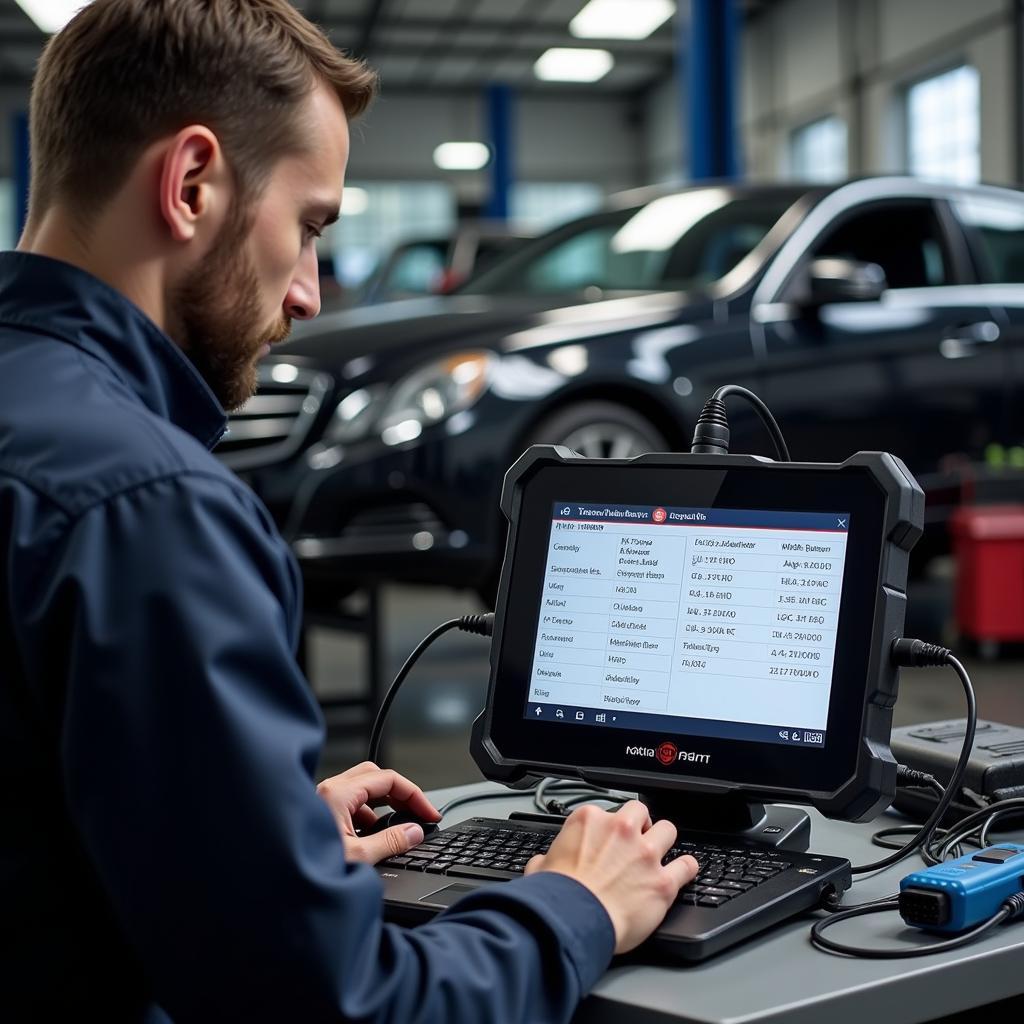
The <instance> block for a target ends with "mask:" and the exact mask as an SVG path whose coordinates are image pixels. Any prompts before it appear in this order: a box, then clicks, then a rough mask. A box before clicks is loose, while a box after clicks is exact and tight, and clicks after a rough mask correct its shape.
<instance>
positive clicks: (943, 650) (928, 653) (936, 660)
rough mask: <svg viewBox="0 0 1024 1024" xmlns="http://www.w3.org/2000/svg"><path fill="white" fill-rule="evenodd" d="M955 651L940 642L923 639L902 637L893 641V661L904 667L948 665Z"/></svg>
mask: <svg viewBox="0 0 1024 1024" xmlns="http://www.w3.org/2000/svg"><path fill="white" fill-rule="evenodd" d="M952 656H953V652H952V651H951V650H949V648H948V647H940V646H939V645H938V644H926V643H925V642H924V641H923V640H911V639H909V638H908V637H905V636H904V637H900V638H899V639H898V640H893V642H892V662H893V664H894V665H899V666H901V667H902V668H925V667H927V666H934V665H948V664H949V659H950V658H951V657H952Z"/></svg>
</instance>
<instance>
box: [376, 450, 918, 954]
mask: <svg viewBox="0 0 1024 1024" xmlns="http://www.w3.org/2000/svg"><path fill="white" fill-rule="evenodd" d="M923 509H924V503H923V495H922V493H921V490H920V488H919V487H918V486H917V484H916V482H915V481H914V480H913V478H912V477H911V476H910V474H909V473H908V472H907V470H906V468H905V467H904V466H903V465H902V463H901V462H900V461H899V460H898V459H896V458H894V457H893V456H891V455H888V454H885V453H864V452H862V453H858V454H857V455H855V456H853V457H852V458H850V459H848V460H847V461H846V462H844V463H842V464H838V465H832V464H813V463H772V462H767V461H765V460H761V459H758V458H756V457H752V456H718V455H674V454H673V455H644V456H640V457H638V458H636V459H632V460H598V459H586V458H581V457H579V456H577V455H575V454H574V453H572V452H570V451H568V450H567V449H564V448H554V447H550V446H535V447H533V448H531V449H529V450H528V451H527V452H526V453H525V454H524V455H523V456H522V458H520V460H519V461H518V462H517V463H516V464H515V465H514V466H513V467H512V469H511V470H510V471H509V473H508V475H507V477H506V480H505V486H504V489H503V494H502V510H503V512H504V514H505V515H506V517H507V518H508V520H509V534H508V542H507V548H506V553H505V561H504V566H503V570H502V578H501V584H500V588H499V596H498V601H497V608H496V611H495V630H494V636H493V641H492V645H491V658H490V662H491V666H490V667H491V673H490V685H489V688H488V695H487V701H486V706H485V708H484V710H483V712H482V713H481V714H480V716H479V717H478V719H477V720H476V722H475V723H474V728H473V737H472V741H471V750H472V754H473V757H474V759H475V761H476V763H477V764H478V765H479V766H480V768H481V771H482V772H483V774H484V776H485V777H486V778H488V779H492V780H495V781H498V782H502V783H504V784H506V785H508V786H510V787H515V788H518V789H522V788H524V787H527V786H529V785H530V784H531V783H534V782H536V781H537V780H540V779H542V778H545V777H553V778H556V779H568V780H573V781H575V782H577V783H580V784H591V785H593V786H596V787H606V788H607V789H610V790H614V791H621V792H626V793H636V794H637V795H638V796H639V798H640V799H641V800H643V801H644V802H645V803H646V804H647V805H648V807H649V808H650V811H651V815H652V817H653V818H654V819H655V820H657V819H659V818H662V817H666V818H669V819H670V820H672V821H673V822H674V823H675V824H676V826H677V828H678V839H677V842H676V845H675V847H674V848H673V850H672V851H671V852H670V854H669V856H670V857H673V856H680V855H682V854H685V853H689V854H692V855H693V856H695V857H696V858H697V860H698V863H699V864H700V873H699V874H698V876H697V878H696V879H695V881H694V882H693V883H692V884H691V885H689V886H687V887H686V888H684V889H683V890H682V891H681V892H680V894H679V897H678V899H677V900H676V902H675V904H674V905H673V906H672V908H671V909H670V910H669V912H668V914H667V916H666V917H665V920H664V921H663V922H662V924H661V926H660V927H659V928H658V930H657V931H656V932H655V934H654V935H653V936H652V937H651V939H650V940H649V943H648V946H647V948H648V949H649V950H651V951H652V952H658V953H661V954H665V955H667V956H669V957H672V958H675V959H679V960H683V961H699V960H703V959H706V958H707V957H709V956H713V955H715V954H717V953H719V952H721V951H722V950H724V949H727V948H728V947H729V946H732V945H734V944H736V943H738V942H741V941H743V940H745V939H748V938H750V937H751V936H753V935H755V934H757V933H758V932H761V931H763V930H765V929H767V928H770V927H772V926H773V925H775V924H778V923H780V922H782V921H784V920H786V919H787V918H790V917H792V916H793V915H795V914H798V913H801V912H803V911H806V910H809V909H812V908H814V907H815V906H819V905H820V904H821V902H822V900H823V899H824V898H825V897H826V895H828V896H830V897H834V896H836V895H840V894H842V892H844V891H845V890H846V889H847V888H848V887H849V885H850V882H851V875H850V864H849V862H848V861H846V860H845V859H843V858H837V857H832V856H825V855H819V854H817V853H814V852H810V846H811V837H810V820H809V817H808V815H807V813H806V811H804V810H803V809H802V807H801V806H792V805H810V806H814V807H816V808H818V809H819V810H820V811H821V812H822V813H823V814H825V815H827V816H829V817H833V818H838V819H843V820H854V821H860V820H868V819H870V818H872V817H874V816H876V815H877V814H878V813H880V812H881V811H882V810H883V809H884V808H885V807H887V806H888V805H889V804H890V803H891V801H892V798H893V795H894V792H895V782H896V766H895V762H894V760H893V758H892V755H891V753H890V751H889V747H888V743H889V735H890V729H891V708H892V704H893V703H894V701H895V697H896V688H897V672H896V669H895V668H894V667H893V666H892V665H891V663H890V660H889V658H888V645H889V644H890V643H891V640H892V638H893V637H896V636H899V635H900V633H901V630H902V625H903V615H904V608H905V589H906V575H907V554H908V552H909V550H910V548H911V547H912V546H913V544H914V542H915V541H916V539H917V537H918V536H919V535H920V533H921V526H922V522H923ZM560 824H561V819H560V818H557V817H553V816H547V815H534V814H523V813H520V814H514V815H512V816H511V817H510V818H508V819H500V818H492V817H487V816H478V817H473V818H470V819H468V820H466V821H462V822H460V823H458V824H455V825H452V826H450V827H445V828H442V829H440V830H439V831H437V832H436V833H433V834H431V835H429V836H428V837H427V839H426V841H425V842H424V843H423V844H422V845H421V846H419V847H417V848H416V849H415V850H413V851H410V852H409V853H408V854H405V855H402V856H400V857H395V858H391V859H390V860H387V861H384V862H382V863H381V864H379V865H378V872H379V874H380V877H381V879H382V881H383V883H384V901H385V913H386V915H387V916H388V917H389V918H390V919H391V920H394V921H398V922H401V923H406V924H414V923H417V922H420V921H424V920H427V919H429V918H430V917H431V916H433V915H434V914H437V913H439V912H440V911H442V910H444V909H445V908H447V907H448V906H451V905H452V904H453V903H454V902H456V901H457V900H458V899H459V898H461V897H462V896H463V895H465V894H466V893H467V892H470V891H472V890H473V889H475V888H478V887H479V886H481V885H492V884H501V883H502V882H504V881H507V880H510V879H513V878H516V877H519V876H520V875H521V874H522V872H523V869H524V867H525V865H526V863H527V862H528V860H529V859H530V857H532V856H533V855H535V854H536V853H543V852H545V850H546V849H547V848H548V846H549V845H550V843H551V841H552V840H553V839H554V837H555V836H556V835H557V833H558V829H559V827H560Z"/></svg>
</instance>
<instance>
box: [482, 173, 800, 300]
mask: <svg viewBox="0 0 1024 1024" xmlns="http://www.w3.org/2000/svg"><path fill="white" fill-rule="evenodd" d="M794 199H795V196H794V195H790V194H781V193H780V194H776V195H769V196H735V195H733V194H732V193H730V192H729V191H728V190H726V189H719V188H707V189H693V190H691V191H688V192H678V193H675V194H673V195H666V196H661V197H660V198H658V199H654V200H652V201H651V202H649V203H646V204H645V205H643V206H635V207H630V208H628V209H622V210H615V211H612V212H608V213H599V214H595V215H594V216H591V217H586V218H583V219H582V220H578V221H574V222H572V223H571V224H567V225H564V226H563V227H561V228H557V229H556V230H554V231H552V232H550V233H549V234H547V235H544V236H543V237H541V238H538V239H536V240H535V241H533V242H531V243H528V244H527V245H525V246H524V247H523V248H522V249H521V250H519V252H517V253H515V254H514V255H512V256H510V257H508V258H507V259H504V260H502V261H501V262H500V263H498V264H497V265H495V266H494V267H492V268H490V269H489V270H487V271H485V272H484V273H482V274H480V275H479V276H477V277H475V278H474V279H473V280H472V281H471V282H470V283H469V284H467V285H466V286H465V287H464V288H463V289H462V291H464V292H470V293H474V294H488V295H495V294H498V295H510V294H525V295H535V294H548V293H559V292H576V291H584V290H585V289H588V288H598V289H600V290H601V291H602V292H608V291H661V290H676V289H689V288H697V287H700V286H701V285H705V284H709V283H711V282H712V281H717V280H718V279H719V278H721V277H724V276H725V275H726V274H727V273H728V272H729V271H730V270H732V269H733V267H735V266H736V265H737V264H738V263H739V262H740V261H741V260H742V259H743V258H744V257H745V256H746V255H747V254H748V253H749V252H750V251H751V250H752V249H753V248H754V246H756V245H757V244H758V242H760V241H761V239H762V238H764V236H765V235H766V234H767V233H768V231H769V230H770V229H771V228H772V226H773V225H774V224H775V222H776V221H777V220H778V219H779V218H780V217H781V216H782V214H783V213H784V212H785V211H786V210H787V209H788V208H789V206H790V205H791V204H792V203H793V200H794Z"/></svg>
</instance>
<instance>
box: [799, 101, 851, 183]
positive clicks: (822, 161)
mask: <svg viewBox="0 0 1024 1024" xmlns="http://www.w3.org/2000/svg"><path fill="white" fill-rule="evenodd" d="M789 169H790V171H791V172H792V174H793V176H794V177H795V178H797V179H799V180H800V181H840V180H841V179H842V178H845V177H846V122H845V121H844V120H843V119H842V118H840V117H822V118H820V119H819V120H817V121H812V122H811V123H810V124H805V125H804V126H803V127H802V128H797V130H796V131H795V132H793V134H792V135H791V136H790V140H789Z"/></svg>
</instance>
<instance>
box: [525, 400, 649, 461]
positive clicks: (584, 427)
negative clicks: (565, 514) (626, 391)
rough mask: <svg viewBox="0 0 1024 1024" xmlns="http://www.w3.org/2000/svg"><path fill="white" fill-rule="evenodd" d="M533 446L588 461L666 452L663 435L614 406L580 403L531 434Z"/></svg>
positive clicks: (630, 412)
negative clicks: (551, 448) (552, 448)
mask: <svg viewBox="0 0 1024 1024" xmlns="http://www.w3.org/2000/svg"><path fill="white" fill-rule="evenodd" d="M530 435H531V443H532V444H561V445H565V447H566V448H570V449H572V451H574V452H578V453H579V454H580V455H582V456H584V457H585V458H589V459H631V458H633V456H634V455H642V454H643V453H644V452H663V451H668V449H669V446H668V443H667V442H666V440H665V437H664V435H663V434H662V433H661V431H660V430H658V428H657V427H655V426H654V424H653V423H651V421H650V420H648V419H646V418H645V417H644V416H642V415H641V414H640V413H638V412H634V411H633V410H632V409H630V408H628V407H627V406H624V405H619V404H618V403H616V402H581V403H580V404H579V405H570V406H567V407H566V408H564V409H560V410H559V411H558V412H555V413H553V414H552V415H551V416H549V417H548V418H547V419H546V420H543V421H542V422H540V423H538V424H537V426H536V428H535V429H534V430H532V431H531V432H530Z"/></svg>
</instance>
